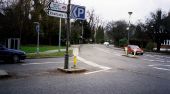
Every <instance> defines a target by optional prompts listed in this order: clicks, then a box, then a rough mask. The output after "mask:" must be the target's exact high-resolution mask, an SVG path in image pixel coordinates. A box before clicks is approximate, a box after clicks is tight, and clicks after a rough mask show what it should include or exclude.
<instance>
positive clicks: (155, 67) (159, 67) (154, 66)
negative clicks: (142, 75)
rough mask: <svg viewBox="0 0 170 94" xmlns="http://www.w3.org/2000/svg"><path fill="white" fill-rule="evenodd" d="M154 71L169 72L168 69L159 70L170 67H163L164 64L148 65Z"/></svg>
mask: <svg viewBox="0 0 170 94" xmlns="http://www.w3.org/2000/svg"><path fill="white" fill-rule="evenodd" d="M148 66H150V67H152V68H154V69H158V70H165V71H170V69H167V68H161V67H163V66H164V67H170V65H164V64H154V65H148Z"/></svg>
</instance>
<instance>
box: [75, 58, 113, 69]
mask: <svg viewBox="0 0 170 94" xmlns="http://www.w3.org/2000/svg"><path fill="white" fill-rule="evenodd" d="M77 59H78V60H80V61H82V62H83V63H86V64H88V65H90V66H93V67H98V68H101V69H103V70H109V69H111V68H109V67H106V66H102V65H99V64H96V63H94V62H91V61H87V60H85V59H84V58H82V57H79V56H78V57H77Z"/></svg>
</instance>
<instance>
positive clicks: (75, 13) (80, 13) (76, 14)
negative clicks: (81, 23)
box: [70, 5, 85, 20]
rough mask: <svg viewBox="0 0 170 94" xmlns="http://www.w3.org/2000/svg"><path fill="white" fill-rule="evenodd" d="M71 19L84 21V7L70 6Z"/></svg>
mask: <svg viewBox="0 0 170 94" xmlns="http://www.w3.org/2000/svg"><path fill="white" fill-rule="evenodd" d="M70 14H71V17H70V18H72V19H79V20H85V7H84V6H79V5H71V13H70Z"/></svg>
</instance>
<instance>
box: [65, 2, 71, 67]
mask: <svg viewBox="0 0 170 94" xmlns="http://www.w3.org/2000/svg"><path fill="white" fill-rule="evenodd" d="M70 3H71V0H68V9H67V37H66V53H65V62H64V69H68V68H69V54H68V46H69V35H70Z"/></svg>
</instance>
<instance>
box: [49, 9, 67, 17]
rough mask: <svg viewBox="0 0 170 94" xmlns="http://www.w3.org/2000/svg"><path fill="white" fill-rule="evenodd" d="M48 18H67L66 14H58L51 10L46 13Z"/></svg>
mask: <svg viewBox="0 0 170 94" xmlns="http://www.w3.org/2000/svg"><path fill="white" fill-rule="evenodd" d="M47 14H48V15H49V16H53V17H59V18H67V13H64V12H58V11H53V10H48V13H47Z"/></svg>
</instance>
